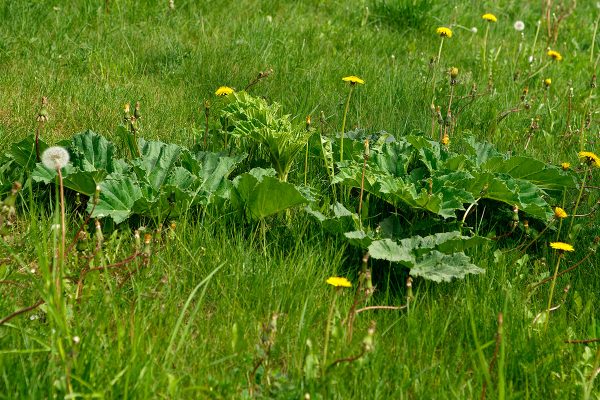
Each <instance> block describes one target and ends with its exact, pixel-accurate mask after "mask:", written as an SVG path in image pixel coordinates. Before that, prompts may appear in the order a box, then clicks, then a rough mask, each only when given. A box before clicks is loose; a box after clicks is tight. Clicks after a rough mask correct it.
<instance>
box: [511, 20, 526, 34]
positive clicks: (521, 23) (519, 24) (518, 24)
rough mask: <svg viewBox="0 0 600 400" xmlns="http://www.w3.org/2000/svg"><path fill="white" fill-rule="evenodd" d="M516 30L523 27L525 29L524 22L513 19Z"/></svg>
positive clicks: (520, 29)
mask: <svg viewBox="0 0 600 400" xmlns="http://www.w3.org/2000/svg"><path fill="white" fill-rule="evenodd" d="M513 26H514V28H515V30H516V31H519V32H521V31H522V30H523V29H525V22H523V21H515V24H514V25H513Z"/></svg>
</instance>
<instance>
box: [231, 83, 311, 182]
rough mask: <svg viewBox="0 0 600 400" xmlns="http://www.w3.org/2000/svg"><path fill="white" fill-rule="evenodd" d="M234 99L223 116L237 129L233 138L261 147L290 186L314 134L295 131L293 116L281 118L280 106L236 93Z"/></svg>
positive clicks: (232, 96)
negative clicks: (297, 160) (291, 175)
mask: <svg viewBox="0 0 600 400" xmlns="http://www.w3.org/2000/svg"><path fill="white" fill-rule="evenodd" d="M230 97H231V100H230V102H229V104H228V105H227V106H226V107H224V108H223V110H222V112H221V115H222V117H223V118H225V119H226V120H227V121H229V122H230V123H231V124H232V125H233V126H234V127H235V129H234V130H233V132H232V135H233V136H234V137H237V138H239V139H242V140H243V141H244V142H247V141H248V140H250V141H253V142H254V143H255V144H256V145H259V146H261V147H262V148H263V149H264V151H266V152H267V154H268V157H269V160H270V162H271V165H272V166H273V168H274V169H275V171H277V177H278V178H279V179H280V180H282V181H284V182H287V179H288V175H289V173H290V169H291V168H292V164H293V162H294V159H295V158H296V156H297V155H298V153H300V151H302V149H304V147H305V146H306V143H307V142H308V139H309V138H310V135H311V133H310V132H308V131H307V130H305V129H302V128H298V127H294V126H293V125H292V122H291V121H290V116H289V115H281V112H280V110H279V108H280V106H279V104H277V103H273V104H268V103H267V102H266V101H265V100H264V99H261V98H259V97H253V96H251V95H249V94H248V93H246V92H239V93H233V94H231V95H230Z"/></svg>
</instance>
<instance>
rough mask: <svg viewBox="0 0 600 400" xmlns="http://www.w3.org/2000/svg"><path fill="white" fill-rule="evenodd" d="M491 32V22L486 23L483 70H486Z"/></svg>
mask: <svg viewBox="0 0 600 400" xmlns="http://www.w3.org/2000/svg"><path fill="white" fill-rule="evenodd" d="M489 32H490V24H489V23H488V24H486V26H485V35H484V36H483V56H482V58H481V60H482V61H483V71H484V72H485V70H486V64H487V39H488V33H489Z"/></svg>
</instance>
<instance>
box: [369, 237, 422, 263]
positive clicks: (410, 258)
mask: <svg viewBox="0 0 600 400" xmlns="http://www.w3.org/2000/svg"><path fill="white" fill-rule="evenodd" d="M412 250H413V249H412V248H411V247H407V246H403V245H400V244H398V243H396V242H394V241H393V240H391V239H381V240H376V241H374V242H372V243H371V244H370V245H369V255H370V256H371V257H373V258H375V259H378V260H387V261H391V262H399V263H405V265H407V266H409V267H410V265H412V264H414V260H415V256H414V254H413V253H412Z"/></svg>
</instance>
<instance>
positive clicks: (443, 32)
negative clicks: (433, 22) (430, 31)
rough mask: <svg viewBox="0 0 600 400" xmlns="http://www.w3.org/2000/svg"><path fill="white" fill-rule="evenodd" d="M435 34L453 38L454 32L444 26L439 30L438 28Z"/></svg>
mask: <svg viewBox="0 0 600 400" xmlns="http://www.w3.org/2000/svg"><path fill="white" fill-rule="evenodd" d="M435 33H437V34H438V35H440V36H441V37H447V38H451V37H452V31H451V30H450V28H446V27H444V26H440V27H439V28H437V29H436V30H435Z"/></svg>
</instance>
